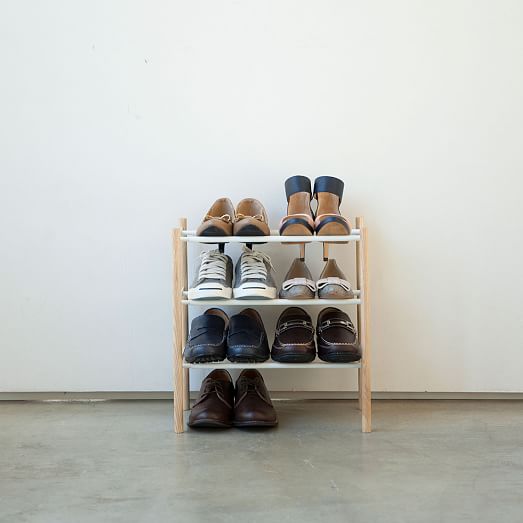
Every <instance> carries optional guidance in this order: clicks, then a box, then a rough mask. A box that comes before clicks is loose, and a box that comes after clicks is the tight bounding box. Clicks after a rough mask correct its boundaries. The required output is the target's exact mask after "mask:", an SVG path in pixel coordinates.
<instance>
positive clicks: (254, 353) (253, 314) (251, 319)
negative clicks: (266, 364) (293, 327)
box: [227, 308, 270, 362]
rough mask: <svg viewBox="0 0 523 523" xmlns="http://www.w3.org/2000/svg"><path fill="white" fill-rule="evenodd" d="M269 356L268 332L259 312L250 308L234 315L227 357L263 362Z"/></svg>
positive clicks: (232, 359)
mask: <svg viewBox="0 0 523 523" xmlns="http://www.w3.org/2000/svg"><path fill="white" fill-rule="evenodd" d="M269 356H270V352H269V343H268V341H267V333H266V332H265V327H264V326H263V321H262V319H261V316H260V315H259V313H258V312H257V311H256V310H254V309H250V308H249V309H244V310H243V311H241V312H240V313H239V314H236V315H234V316H232V317H231V320H230V323H229V334H228V336H227V358H228V359H229V360H230V361H237V362H262V361H265V360H267V359H269Z"/></svg>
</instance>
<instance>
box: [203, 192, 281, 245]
mask: <svg viewBox="0 0 523 523" xmlns="http://www.w3.org/2000/svg"><path fill="white" fill-rule="evenodd" d="M270 234H271V231H270V229H269V220H268V219H267V213H266V212H265V208H264V207H263V205H262V204H261V202H259V201H258V200H256V199H254V198H245V199H243V200H242V201H241V202H240V203H239V204H238V205H237V206H236V210H234V206H233V204H232V202H231V200H230V199H229V198H219V199H218V200H216V201H215V202H214V204H213V205H212V207H211V208H210V209H209V211H208V212H207V214H206V215H205V217H204V218H203V222H202V224H201V225H200V226H199V227H198V229H197V231H196V235H197V236H233V235H234V236H269V235H270Z"/></svg>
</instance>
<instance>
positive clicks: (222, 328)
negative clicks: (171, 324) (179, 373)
mask: <svg viewBox="0 0 523 523" xmlns="http://www.w3.org/2000/svg"><path fill="white" fill-rule="evenodd" d="M228 323H229V318H228V316H227V314H225V312H223V311H222V310H220V309H208V310H206V311H205V313H204V314H202V315H200V316H197V317H196V318H194V319H193V321H192V323H191V330H190V332H189V339H188V340H187V344H186V345H185V350H184V357H185V361H187V362H188V363H203V362H208V361H221V360H223V359H225V354H226V350H227V348H226V341H227V326H228Z"/></svg>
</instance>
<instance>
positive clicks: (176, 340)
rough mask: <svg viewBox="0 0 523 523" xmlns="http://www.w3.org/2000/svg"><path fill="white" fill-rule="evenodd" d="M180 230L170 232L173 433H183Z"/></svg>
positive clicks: (181, 257)
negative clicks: (171, 249) (171, 260)
mask: <svg viewBox="0 0 523 523" xmlns="http://www.w3.org/2000/svg"><path fill="white" fill-rule="evenodd" d="M181 238H182V229H181V227H178V228H177V229H174V230H173V232H172V241H173V245H172V247H173V381H174V431H175V432H176V433H177V434H180V433H182V432H183V428H184V427H183V367H182V347H183V343H184V340H183V330H184V329H183V304H182V292H183V281H184V267H183V245H182V243H183V242H182V239H181Z"/></svg>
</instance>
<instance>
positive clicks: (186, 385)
mask: <svg viewBox="0 0 523 523" xmlns="http://www.w3.org/2000/svg"><path fill="white" fill-rule="evenodd" d="M180 229H181V230H182V231H185V230H187V218H180ZM181 249H182V266H183V280H182V284H183V290H184V291H186V290H188V289H189V286H188V285H189V282H188V280H187V273H188V270H189V268H188V266H187V242H181ZM188 315H189V306H188V305H186V304H182V353H183V346H184V344H185V341H186V340H187V333H188V330H189V317H188ZM190 391H191V384H190V374H189V369H183V410H189V408H190V397H189V395H190Z"/></svg>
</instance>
